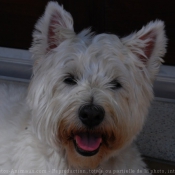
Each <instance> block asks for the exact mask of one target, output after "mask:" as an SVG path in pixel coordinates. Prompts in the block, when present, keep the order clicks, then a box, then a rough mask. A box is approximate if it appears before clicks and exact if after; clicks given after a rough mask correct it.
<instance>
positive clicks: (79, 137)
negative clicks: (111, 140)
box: [73, 132, 103, 156]
mask: <svg viewBox="0 0 175 175" xmlns="http://www.w3.org/2000/svg"><path fill="white" fill-rule="evenodd" d="M102 140H103V139H102V136H101V135H99V134H94V133H90V132H82V133H78V134H75V135H74V137H73V143H74V147H75V150H76V152H77V153H79V154H80V155H82V156H94V155H96V154H97V153H98V152H99V150H100V146H101V144H102Z"/></svg>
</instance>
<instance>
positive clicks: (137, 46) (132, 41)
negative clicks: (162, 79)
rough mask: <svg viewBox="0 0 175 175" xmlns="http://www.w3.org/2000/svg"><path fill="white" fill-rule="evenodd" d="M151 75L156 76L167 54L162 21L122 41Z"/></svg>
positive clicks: (153, 23) (147, 26) (152, 23)
mask: <svg viewBox="0 0 175 175" xmlns="http://www.w3.org/2000/svg"><path fill="white" fill-rule="evenodd" d="M121 41H122V43H123V44H124V45H125V46H126V47H127V48H128V49H130V51H131V52H132V53H133V54H135V55H136V56H137V58H138V59H139V60H140V61H141V62H142V63H143V65H145V66H146V68H147V69H148V71H149V72H150V73H151V74H156V73H157V71H158V68H159V66H160V64H161V62H163V60H162V57H163V56H164V54H165V53H166V43H167V39H166V36H165V31H164V23H163V22H162V21H159V20H157V21H155V22H150V23H149V24H148V25H146V26H145V27H143V28H142V29H141V30H140V31H138V32H136V33H133V34H131V35H129V36H127V37H125V38H122V39H121ZM152 76H153V75H152Z"/></svg>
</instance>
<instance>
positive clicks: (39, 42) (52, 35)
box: [30, 2, 75, 59]
mask: <svg viewBox="0 0 175 175" xmlns="http://www.w3.org/2000/svg"><path fill="white" fill-rule="evenodd" d="M73 36H75V33H74V29H73V19H72V16H71V15H70V13H68V12H67V11H65V10H64V9H63V7H62V6H60V5H59V4H58V3H57V2H49V3H48V4H47V6H46V10H45V13H44V15H43V16H42V17H41V18H40V19H39V20H38V22H37V23H36V25H35V30H34V32H33V44H32V47H31V49H30V51H31V52H32V53H33V54H34V58H36V59H39V58H41V57H42V56H43V55H46V54H47V53H48V52H49V51H51V50H52V49H54V48H56V47H57V46H59V45H60V44H61V43H62V42H63V41H64V40H66V39H69V38H71V37H73Z"/></svg>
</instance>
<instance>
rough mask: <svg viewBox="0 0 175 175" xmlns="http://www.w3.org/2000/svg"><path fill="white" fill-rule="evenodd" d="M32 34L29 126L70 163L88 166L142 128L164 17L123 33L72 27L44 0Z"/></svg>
mask: <svg viewBox="0 0 175 175" xmlns="http://www.w3.org/2000/svg"><path fill="white" fill-rule="evenodd" d="M33 37H34V43H33V47H32V48H31V51H32V52H33V54H34V59H35V64H34V71H33V72H34V76H33V79H32V82H31V84H30V88H29V94H28V102H29V104H30V106H31V109H32V112H33V126H34V129H35V131H36V133H37V135H38V137H39V139H41V140H42V141H43V142H45V143H46V144H48V145H51V146H52V147H54V149H56V150H58V151H59V150H62V152H64V154H65V156H66V159H67V160H68V162H69V164H70V165H71V166H74V167H81V168H95V167H97V166H98V165H99V164H100V163H101V162H103V161H105V160H107V159H109V158H110V157H111V156H114V155H115V154H117V153H118V152H119V151H120V150H121V149H122V148H124V147H126V146H127V145H128V144H130V143H131V142H132V141H133V139H134V138H135V136H136V135H137V134H138V133H139V131H140V130H141V128H142V125H143V123H144V119H145V115H146V114H147V109H148V107H149V104H150V101H151V99H152V97H153V93H152V83H153V79H154V77H155V74H156V73H157V71H158V68H159V65H160V57H162V56H163V55H164V53H165V44H166V38H165V36H164V31H163V23H162V22H160V21H156V22H154V23H150V24H148V25H147V26H146V27H145V28H142V30H140V31H139V32H138V33H135V34H132V35H130V36H128V37H125V38H122V39H119V38H118V37H117V36H115V35H108V34H101V35H97V36H92V34H90V33H89V31H88V30H85V31H83V32H81V33H80V34H78V35H76V34H75V33H74V31H73V25H72V17H71V16H70V14H68V13H67V12H66V11H65V10H63V8H62V7H60V6H59V5H58V4H57V3H54V2H51V3H49V4H48V6H47V8H46V12H45V14H44V16H43V17H42V19H41V20H40V21H39V22H38V23H37V25H36V31H35V33H34V35H33Z"/></svg>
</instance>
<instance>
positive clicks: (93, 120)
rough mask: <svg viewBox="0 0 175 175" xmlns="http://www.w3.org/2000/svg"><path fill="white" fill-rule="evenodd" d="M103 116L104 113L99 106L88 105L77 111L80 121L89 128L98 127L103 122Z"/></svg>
mask: <svg viewBox="0 0 175 175" xmlns="http://www.w3.org/2000/svg"><path fill="white" fill-rule="evenodd" d="M104 115H105V111H104V109H103V107H101V106H99V105H92V104H90V105H85V106H82V107H80V109H79V118H80V120H81V121H82V123H83V124H85V125H86V126H87V127H89V128H92V127H94V126H97V125H99V124H100V123H101V122H102V121H103V118H104Z"/></svg>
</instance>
